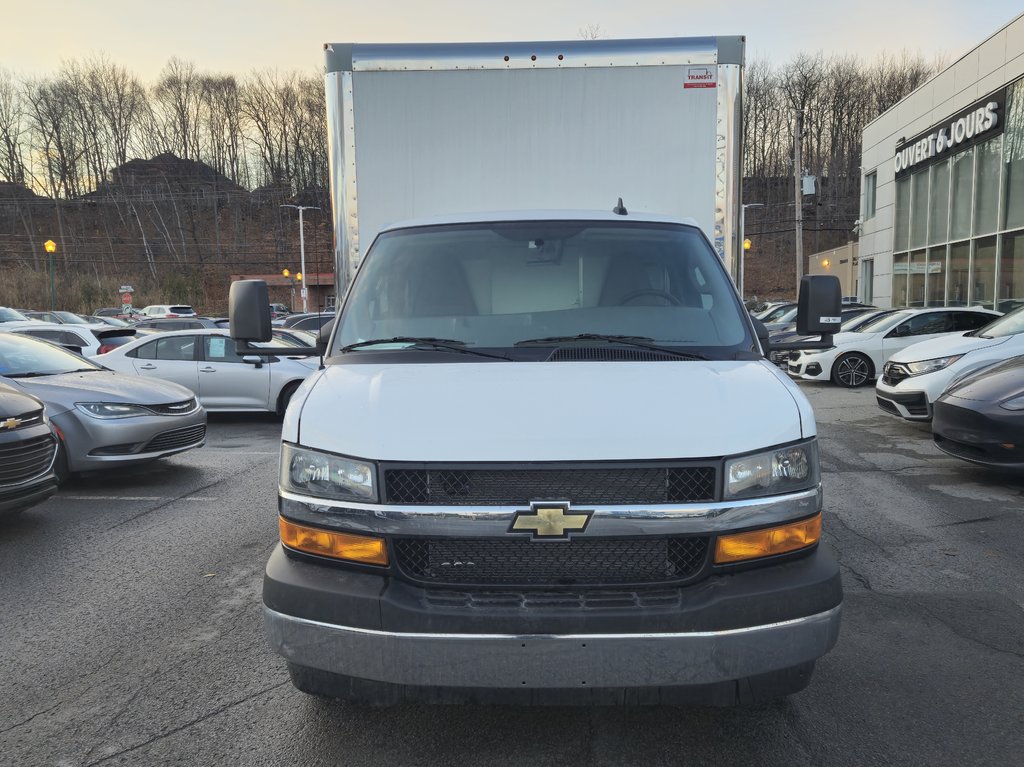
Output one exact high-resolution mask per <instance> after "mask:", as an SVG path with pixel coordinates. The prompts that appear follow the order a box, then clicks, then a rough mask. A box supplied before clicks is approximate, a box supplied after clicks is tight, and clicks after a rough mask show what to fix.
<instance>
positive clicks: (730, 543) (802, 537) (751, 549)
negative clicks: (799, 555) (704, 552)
mask: <svg viewBox="0 0 1024 767" xmlns="http://www.w3.org/2000/svg"><path fill="white" fill-rule="evenodd" d="M820 538H821V514H815V515H814V516H813V517H811V518H810V519H804V520H801V521H799V522H793V523H791V524H788V525H781V526H780V527H769V528H768V529H766V530H755V531H754V532H752V533H739V534H737V535H723V536H720V537H719V538H718V544H717V545H716V546H715V564H716V565H726V564H730V563H732V562H742V561H744V560H747V559H760V558H761V557H770V556H773V555H775V554H786V553H788V552H790V551H798V550H800V549H805V548H807V547H808V546H813V545H814V544H815V543H817V542H818V540H819V539H820Z"/></svg>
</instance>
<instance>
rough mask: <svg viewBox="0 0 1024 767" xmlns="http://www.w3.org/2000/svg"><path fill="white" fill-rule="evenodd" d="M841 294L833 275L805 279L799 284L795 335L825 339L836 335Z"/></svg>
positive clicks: (809, 276)
mask: <svg viewBox="0 0 1024 767" xmlns="http://www.w3.org/2000/svg"><path fill="white" fill-rule="evenodd" d="M842 305H843V291H842V287H841V285H840V283H839V278H838V277H834V276H832V275H825V274H817V275H807V276H806V277H804V278H802V279H801V280H800V298H799V299H798V301H797V312H796V331H797V333H799V334H800V335H801V336H824V335H832V334H834V333H838V332H839V326H840V325H842V324H843V318H842V314H841V312H842Z"/></svg>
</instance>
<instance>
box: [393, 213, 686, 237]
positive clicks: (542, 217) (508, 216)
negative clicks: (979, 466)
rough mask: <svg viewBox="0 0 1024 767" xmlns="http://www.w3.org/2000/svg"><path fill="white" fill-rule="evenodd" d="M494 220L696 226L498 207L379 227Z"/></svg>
mask: <svg viewBox="0 0 1024 767" xmlns="http://www.w3.org/2000/svg"><path fill="white" fill-rule="evenodd" d="M495 221H502V222H504V221H613V222H617V223H621V222H623V221H633V222H642V223H646V224H684V225H686V226H694V227H699V224H698V223H697V222H696V221H695V220H694V219H692V218H678V217H676V216H665V215H662V214H660V213H643V212H633V211H630V212H629V213H628V214H627V215H625V216H622V215H619V214H617V213H612V212H611V211H601V210H498V211H476V212H471V213H446V214H444V215H438V216H424V217H422V218H413V219H406V220H404V221H395V222H393V223H390V224H387V225H385V226H383V227H381V231H382V232H389V231H393V230H395V229H412V228H414V227H418V226H443V225H445V224H477V223H489V222H495Z"/></svg>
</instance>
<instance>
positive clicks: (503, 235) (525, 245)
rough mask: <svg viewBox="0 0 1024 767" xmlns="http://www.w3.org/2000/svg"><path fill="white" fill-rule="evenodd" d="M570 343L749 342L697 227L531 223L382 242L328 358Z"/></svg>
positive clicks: (718, 346)
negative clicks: (607, 338) (424, 346)
mask: <svg viewBox="0 0 1024 767" xmlns="http://www.w3.org/2000/svg"><path fill="white" fill-rule="evenodd" d="M579 334H605V335H626V336H630V337H632V338H636V339H643V340H645V341H650V342H653V343H657V344H661V345H672V346H685V347H698V348H699V349H700V350H701V353H702V354H708V351H707V350H708V349H711V350H718V351H717V353H718V354H719V355H720V356H722V357H725V356H728V358H732V353H733V352H735V351H738V350H740V349H741V348H742V349H744V350H747V351H749V347H750V346H751V343H752V342H751V341H750V339H749V334H748V330H747V326H746V324H745V323H744V321H743V312H742V306H741V305H740V303H739V299H738V298H737V297H736V293H735V290H734V289H733V287H732V283H731V282H730V281H729V279H728V277H727V276H726V274H725V271H724V269H723V268H722V265H721V262H720V261H719V259H718V257H717V256H716V255H715V252H714V251H713V250H712V248H711V246H710V245H709V244H708V242H707V240H706V239H705V238H704V236H703V235H702V234H701V232H700V231H699V230H698V229H696V228H695V227H690V226H684V225H676V224H655V223H639V222H638V223H631V222H623V223H619V222H604V221H556V222H551V221H530V222H512V223H480V224H459V225H451V226H434V227H423V228H417V229H404V230H398V231H394V232H388V233H385V234H383V235H381V236H380V237H379V238H378V239H377V241H376V242H375V243H374V245H373V247H372V248H371V250H370V253H368V254H367V258H366V262H365V264H363V266H362V267H361V268H360V270H359V273H358V276H357V277H356V280H355V283H354V284H353V286H352V290H351V293H350V295H349V297H348V299H347V301H346V303H345V307H344V311H343V314H342V316H341V328H340V330H339V332H338V333H337V334H336V336H335V341H334V348H335V349H336V350H337V349H340V348H342V347H346V346H348V345H350V344H357V343H361V342H365V341H367V340H373V339H388V338H396V337H405V338H410V337H412V338H424V337H426V338H432V339H444V340H446V341H449V342H450V341H454V342H457V343H460V344H463V345H465V346H467V347H468V346H480V347H489V348H504V349H511V348H512V347H514V346H515V344H516V343H521V342H524V341H534V340H536V339H549V338H552V337H568V336H575V335H579ZM561 342H562V341H551V342H549V343H547V345H549V346H554V345H557V344H558V343H561ZM588 343H593V339H590V340H588ZM411 345H413V344H412V343H411V342H398V343H391V344H389V345H380V346H374V345H371V346H364V347H362V348H363V349H364V350H376V351H380V350H381V349H387V348H406V347H408V346H411Z"/></svg>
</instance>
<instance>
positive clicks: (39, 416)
mask: <svg viewBox="0 0 1024 767" xmlns="http://www.w3.org/2000/svg"><path fill="white" fill-rule="evenodd" d="M14 417H15V419H17V420H18V421H19V423H18V425H17V426H14V427H12V428H8V427H6V426H4V421H6V420H7V418H6V416H0V433H2V432H9V431H17V430H18V429H27V428H29V427H30V426H38V425H39V424H41V423H42V422H43V411H42V410H36V411H35V412H33V413H25V414H24V415H19V416H14Z"/></svg>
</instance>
